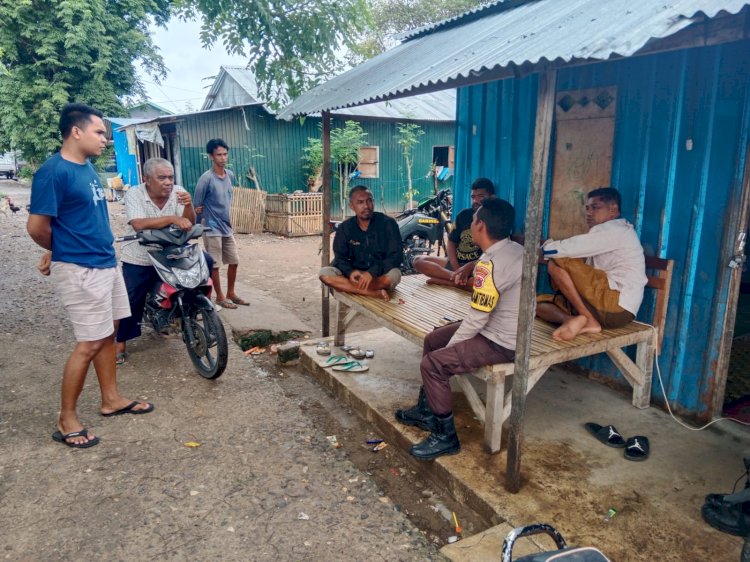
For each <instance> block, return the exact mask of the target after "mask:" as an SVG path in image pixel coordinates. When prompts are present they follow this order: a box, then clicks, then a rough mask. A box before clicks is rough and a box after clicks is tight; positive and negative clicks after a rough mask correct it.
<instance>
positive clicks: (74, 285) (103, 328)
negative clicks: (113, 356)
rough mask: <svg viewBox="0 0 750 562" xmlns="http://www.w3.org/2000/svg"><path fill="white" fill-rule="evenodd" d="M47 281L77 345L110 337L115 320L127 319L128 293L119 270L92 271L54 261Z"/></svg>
mask: <svg viewBox="0 0 750 562" xmlns="http://www.w3.org/2000/svg"><path fill="white" fill-rule="evenodd" d="M50 278H51V279H52V282H53V283H54V285H55V290H56V291H57V294H58V296H59V297H60V300H61V301H62V304H63V306H64V307H65V311H66V312H67V313H68V317H69V318H70V321H71V322H72V323H73V334H74V335H75V338H76V341H98V340H102V339H104V338H106V337H108V336H111V335H112V334H113V333H114V331H115V324H114V322H115V320H120V319H121V318H127V317H128V316H130V303H129V302H128V291H127V289H126V288H125V281H123V279H122V273H121V272H120V268H119V266H118V267H109V268H107V269H94V268H90V267H81V266H80V265H75V264H73V263H66V262H59V261H53V262H52V266H51V268H50Z"/></svg>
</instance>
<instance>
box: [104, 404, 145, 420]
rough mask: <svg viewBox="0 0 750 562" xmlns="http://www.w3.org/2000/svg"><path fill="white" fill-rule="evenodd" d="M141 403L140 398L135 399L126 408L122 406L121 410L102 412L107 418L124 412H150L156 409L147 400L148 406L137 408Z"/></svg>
mask: <svg viewBox="0 0 750 562" xmlns="http://www.w3.org/2000/svg"><path fill="white" fill-rule="evenodd" d="M138 404H140V402H139V401H138V400H133V401H132V402H131V403H130V404H128V405H127V406H125V407H124V408H120V409H119V410H115V411H114V412H110V413H108V414H102V415H103V416H104V417H105V418H108V417H110V416H121V415H123V414H136V415H140V414H148V413H149V412H153V411H154V405H153V404H152V403H151V402H146V404H148V408H140V409H136V408H135V407H136V406H137V405H138Z"/></svg>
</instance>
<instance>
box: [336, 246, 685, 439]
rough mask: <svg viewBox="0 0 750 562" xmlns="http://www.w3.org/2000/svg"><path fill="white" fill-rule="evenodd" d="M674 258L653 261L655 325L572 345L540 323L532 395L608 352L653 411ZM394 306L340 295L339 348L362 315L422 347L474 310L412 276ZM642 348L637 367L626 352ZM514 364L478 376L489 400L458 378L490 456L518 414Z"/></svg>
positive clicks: (454, 293)
mask: <svg viewBox="0 0 750 562" xmlns="http://www.w3.org/2000/svg"><path fill="white" fill-rule="evenodd" d="M672 267H673V262H672V260H664V259H660V258H646V269H647V271H651V272H653V273H652V274H650V275H649V282H648V285H647V287H651V288H653V289H655V290H656V291H657V296H656V300H655V303H654V317H653V320H652V322H653V323H654V325H653V326H652V325H649V324H644V323H641V322H631V323H630V324H628V325H627V326H625V327H623V328H618V329H615V330H603V331H602V332H601V333H599V334H584V335H580V336H578V337H576V338H575V339H573V340H572V341H567V342H559V341H555V340H553V339H552V331H553V330H554V329H555V326H552V325H550V324H547V323H546V322H543V321H541V320H539V319H535V321H534V330H533V334H532V347H531V355H530V358H529V381H528V391H531V389H532V388H533V387H534V385H535V384H536V383H537V382H538V381H539V379H541V377H542V375H544V373H545V372H546V371H547V370H548V369H549V368H550V367H551V366H552V365H556V364H558V363H563V362H565V361H572V360H574V359H580V358H582V357H588V356H591V355H596V354H598V353H606V354H607V355H608V356H609V357H610V359H612V362H613V363H614V364H615V366H616V367H617V368H618V370H619V371H620V372H621V373H622V375H623V376H624V377H625V379H626V380H627V381H628V383H630V385H631V386H632V387H633V406H635V407H637V408H647V407H648V406H649V403H650V400H651V372H652V368H653V363H654V353H655V352H656V351H657V349H658V348H659V347H661V340H662V338H663V332H664V321H665V319H666V310H667V304H668V300H669V287H670V284H671V277H672ZM392 296H393V298H392V299H391V301H382V300H377V299H373V298H368V297H363V296H359V295H352V294H348V293H341V292H336V293H334V298H335V299H336V315H335V318H334V327H333V328H334V343H335V344H336V345H344V343H345V334H346V327H347V326H348V325H349V323H350V322H351V321H352V320H353V319H354V317H355V316H357V315H358V314H362V315H364V316H366V317H368V318H371V319H373V320H375V321H376V322H377V323H378V324H380V325H381V326H384V327H385V328H388V329H389V330H391V331H393V332H395V333H397V334H399V335H401V336H403V337H405V338H406V339H407V340H409V341H411V342H414V343H415V344H417V345H419V346H420V347H421V346H422V344H423V342H424V338H425V336H426V335H427V334H429V333H430V332H431V331H432V330H433V329H434V328H435V327H438V326H441V325H443V324H445V323H446V319H447V320H461V319H463V318H464V316H465V315H466V313H467V312H468V311H469V293H467V292H465V291H461V290H459V289H455V288H453V287H445V286H438V285H428V284H427V283H426V277H425V276H424V275H409V276H405V277H404V278H403V279H402V280H401V283H400V284H399V285H398V287H396V290H395V291H394V292H393V295H392ZM630 345H636V346H637V347H636V359H635V362H633V360H631V359H630V357H629V356H628V355H627V354H626V353H625V352H624V351H623V348H625V347H628V346H630ZM514 367H515V366H514V364H513V363H503V364H498V365H491V366H487V367H483V368H481V369H479V370H477V371H475V372H473V373H470V374H469V375H468V376H474V377H477V378H478V379H480V380H482V381H484V382H485V383H486V385H487V391H486V401H485V403H483V402H482V400H481V398H480V397H479V395H478V394H477V392H476V390H475V389H474V386H473V385H472V384H471V381H470V380H469V379H468V377H467V376H457V377H454V378H455V379H456V382H457V383H458V384H459V386H460V387H461V390H462V391H463V392H464V394H465V395H466V397H467V399H468V401H469V404H470V405H471V408H472V410H473V411H474V413H475V415H476V416H477V418H479V419H480V420H481V421H482V423H484V445H485V449H486V450H487V451H488V452H490V453H496V452H498V451H499V450H500V445H501V435H502V425H503V423H504V422H505V421H506V420H507V419H508V418H509V416H510V412H511V401H510V392H509V393H508V394H507V395H506V393H505V378H506V377H508V376H510V375H512V374H513V371H514Z"/></svg>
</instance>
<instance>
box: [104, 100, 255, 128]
mask: <svg viewBox="0 0 750 562" xmlns="http://www.w3.org/2000/svg"><path fill="white" fill-rule="evenodd" d="M253 105H263V104H262V103H261V102H256V103H254V104H246V105H233V106H230V107H216V108H213V109H203V110H201V111H189V112H187V113H173V114H172V115H160V116H159V117H152V118H151V119H130V120H127V119H119V118H117V117H113V118H112V120H113V122H114V121H117V122H118V123H119V122H120V121H132V123H123V124H122V126H120V127H119V128H118V129H117V130H118V131H122V130H123V129H127V128H128V127H131V126H133V125H138V124H141V123H173V122H175V121H180V120H182V119H184V118H185V117H192V116H194V115H203V114H207V113H215V112H217V111H224V110H226V109H242V108H243V107H250V106H253ZM108 119H109V118H108Z"/></svg>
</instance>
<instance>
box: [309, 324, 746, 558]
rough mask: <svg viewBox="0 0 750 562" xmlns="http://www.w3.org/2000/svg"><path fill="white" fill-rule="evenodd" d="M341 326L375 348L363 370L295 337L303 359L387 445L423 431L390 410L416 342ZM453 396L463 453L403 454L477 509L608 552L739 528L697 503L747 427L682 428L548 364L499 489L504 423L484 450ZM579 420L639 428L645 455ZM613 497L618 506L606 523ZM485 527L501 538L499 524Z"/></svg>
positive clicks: (635, 553)
mask: <svg viewBox="0 0 750 562" xmlns="http://www.w3.org/2000/svg"><path fill="white" fill-rule="evenodd" d="M347 338H348V339H347V343H349V344H357V345H360V346H362V347H363V348H368V349H374V350H375V353H376V354H375V358H374V359H371V360H369V361H368V364H369V366H370V370H369V371H368V372H365V373H339V372H334V371H332V370H331V369H326V368H324V367H323V366H322V364H323V363H324V361H325V358H323V357H320V356H317V355H316V354H315V350H314V347H312V346H308V347H303V348H302V363H303V365H305V366H306V368H307V369H308V370H309V372H310V373H311V374H312V375H313V376H314V377H315V378H316V379H317V380H318V381H319V382H320V383H321V384H323V385H324V386H326V387H328V388H329V389H330V390H331V391H332V392H333V393H334V395H335V396H337V397H338V398H339V399H340V400H342V401H343V402H344V403H346V404H347V405H349V406H351V407H352V408H353V409H354V410H355V411H357V412H358V413H359V414H361V415H362V416H363V417H364V418H365V419H367V420H369V421H370V422H372V423H373V424H374V425H376V426H377V428H378V429H379V431H381V432H382V434H383V435H384V437H385V438H386V439H387V440H388V441H389V442H390V444H391V445H392V446H393V447H400V448H402V449H403V450H405V451H407V450H408V447H409V446H410V445H411V444H413V443H415V442H418V441H420V440H421V439H423V438H424V436H425V434H424V432H422V431H420V430H419V429H416V428H411V427H404V426H401V425H400V424H398V423H396V422H395V420H394V418H393V411H394V410H395V409H397V408H399V407H404V406H409V405H411V404H413V403H414V401H415V399H416V396H417V393H418V389H419V385H420V377H419V359H420V356H421V350H420V349H419V348H418V347H416V346H414V345H413V344H410V343H409V342H407V341H406V340H404V339H403V338H401V337H399V336H397V335H395V334H393V333H392V332H390V331H388V330H386V329H377V330H371V331H367V332H358V333H351V334H347ZM337 351H338V349H337V348H334V350H333V353H334V354H335V353H336V352H337ZM654 386H655V388H659V383H658V382H656V381H655V382H654ZM454 398H455V408H454V412H455V415H456V420H457V424H456V425H457V428H458V432H459V437H460V439H461V444H462V452H461V454H459V455H456V456H450V457H443V458H440V459H438V460H436V461H433V462H427V463H420V462H419V461H416V460H414V459H412V461H411V464H412V468H413V469H414V470H417V469H418V470H420V471H421V473H422V474H424V476H425V478H427V479H430V480H432V481H433V482H434V483H435V485H439V486H443V487H445V488H446V489H447V490H448V491H449V492H450V493H451V494H452V495H453V497H454V498H456V499H457V500H458V501H459V502H462V503H465V504H466V505H467V506H468V507H470V508H471V509H473V510H474V511H475V512H477V513H479V514H480V515H482V516H483V517H484V518H485V519H486V520H487V521H490V522H492V523H495V524H498V523H503V522H505V523H507V524H509V525H510V526H511V527H517V526H521V525H526V524H529V523H536V522H546V523H551V524H552V525H554V526H555V527H557V529H558V530H559V531H560V532H561V533H562V534H563V536H564V537H565V538H566V540H567V541H568V542H569V544H573V545H590V546H595V547H597V548H599V549H601V550H602V551H603V552H604V553H605V554H607V555H608V556H609V557H610V558H611V559H612V560H617V561H618V562H619V561H627V560H662V561H667V560H674V561H675V562H677V561H680V562H684V561H688V560H696V561H697V560H709V559H714V560H730V561H731V560H738V559H739V554H740V548H741V539H739V538H737V537H732V536H730V535H727V534H724V533H721V532H718V531H715V530H713V529H711V528H710V527H709V526H707V525H706V524H705V523H704V522H703V521H702V520H701V517H700V507H701V505H702V503H703V497H704V496H705V494H707V493H710V492H727V491H729V490H730V489H731V486H732V484H733V482H734V481H735V479H736V478H737V477H738V476H740V475H741V474H742V473H743V472H744V469H743V467H742V461H741V459H742V454H743V452H745V451H746V450H750V431H747V430H745V431H744V432H743V434H742V435H741V436H737V435H736V434H733V435H730V434H728V433H723V432H717V431H713V430H708V431H700V432H696V431H689V430H687V429H685V428H683V427H681V426H680V425H678V424H677V423H676V422H675V421H674V420H672V419H671V418H670V417H669V415H668V414H667V413H665V412H663V411H662V410H661V409H658V408H649V409H646V410H638V409H636V408H633V407H632V406H631V405H630V396H629V393H625V392H619V391H617V390H613V389H610V388H607V387H606V386H604V385H602V384H599V383H597V382H594V381H592V380H589V379H587V378H585V377H582V376H580V375H577V374H574V373H571V372H568V371H565V370H564V369H562V368H554V369H551V370H550V372H549V373H548V374H546V375H545V376H544V377H543V378H542V380H541V382H540V383H539V384H538V385H537V387H536V388H535V389H534V390H533V391H532V392H531V394H530V395H529V398H528V401H527V406H526V412H527V415H526V421H525V441H524V445H523V457H522V467H523V471H522V474H523V487H522V489H521V491H520V492H519V493H518V494H509V493H508V492H506V491H505V488H504V477H505V465H506V450H505V447H506V441H507V434H504V435H503V441H504V442H503V450H502V451H501V452H500V453H498V454H497V455H487V454H486V453H485V452H484V451H483V449H482V427H481V424H480V423H479V422H478V421H477V420H476V419H475V418H474V416H473V414H472V412H471V410H470V409H469V407H468V404H467V403H466V401H465V399H464V397H463V395H462V394H461V393H454ZM589 421H594V422H597V423H600V424H602V425H607V424H613V425H615V427H617V428H618V430H619V431H620V432H621V433H622V434H623V435H625V436H626V437H629V436H633V435H646V436H648V437H649V439H650V441H651V457H650V458H649V459H648V460H647V461H646V462H642V463H634V462H629V461H627V460H625V459H624V458H623V451H622V449H613V448H610V447H606V446H604V445H602V444H601V443H599V442H598V441H596V440H595V439H594V438H593V437H591V436H590V435H589V434H588V433H587V432H586V431H585V430H584V429H583V424H584V423H585V422H589ZM611 507H614V508H616V509H617V510H618V514H617V516H616V517H615V518H614V519H613V520H612V521H611V522H609V523H606V522H605V521H604V520H603V518H604V516H605V514H606V513H607V511H608V509H609V508H611ZM495 534H500V535H503V538H504V533H503V532H502V531H499V532H498V533H495ZM541 540H542V541H543V540H544V539H541ZM462 542H463V541H462ZM459 544H460V543H459ZM500 544H502V540H500ZM542 544H545V545H546V543H544V542H543V543H542ZM545 548H550V547H549V546H548V545H547V546H546V547H545ZM454 550H455V549H454ZM498 553H499V547H498V549H497V550H495V556H497V555H498ZM456 559H459V558H456ZM471 559H472V560H477V559H479V558H471Z"/></svg>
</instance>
